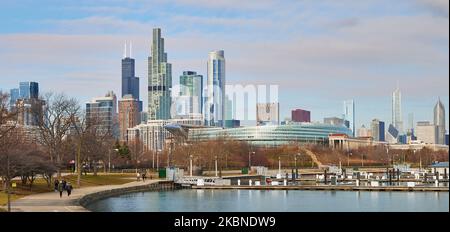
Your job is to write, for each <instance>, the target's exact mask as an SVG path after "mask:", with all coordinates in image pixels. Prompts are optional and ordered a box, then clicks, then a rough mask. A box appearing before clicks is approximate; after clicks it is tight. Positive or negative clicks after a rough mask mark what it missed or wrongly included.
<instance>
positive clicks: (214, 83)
mask: <svg viewBox="0 0 450 232" xmlns="http://www.w3.org/2000/svg"><path fill="white" fill-rule="evenodd" d="M207 66H208V67H207V69H208V79H207V83H206V96H205V98H206V103H205V110H204V113H205V121H206V124H207V125H208V126H223V125H224V120H225V56H224V51H223V50H219V51H212V52H210V53H209V56H208V65H207Z"/></svg>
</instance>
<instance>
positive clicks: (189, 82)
mask: <svg viewBox="0 0 450 232" xmlns="http://www.w3.org/2000/svg"><path fill="white" fill-rule="evenodd" d="M180 85H181V86H180V96H186V97H189V101H190V102H189V112H188V113H190V114H202V112H203V76H202V75H198V74H197V73H196V72H193V71H184V72H183V75H181V76H180Z"/></svg>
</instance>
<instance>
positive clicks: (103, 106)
mask: <svg viewBox="0 0 450 232" xmlns="http://www.w3.org/2000/svg"><path fill="white" fill-rule="evenodd" d="M86 118H87V120H88V122H89V123H94V124H97V125H99V131H100V132H101V133H102V134H110V135H112V136H113V137H114V138H118V137H119V132H118V126H117V98H116V95H115V94H114V92H112V91H110V92H108V93H107V94H106V95H105V96H104V97H96V98H93V99H92V100H91V101H90V102H87V103H86Z"/></svg>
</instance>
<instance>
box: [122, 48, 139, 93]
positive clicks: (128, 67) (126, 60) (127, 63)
mask: <svg viewBox="0 0 450 232" xmlns="http://www.w3.org/2000/svg"><path fill="white" fill-rule="evenodd" d="M134 63H135V62H134V59H133V58H131V45H130V54H129V55H128V54H127V47H126V44H125V51H124V57H123V59H122V97H124V96H125V95H129V94H131V96H132V97H133V98H134V99H137V100H139V77H136V76H135V71H134V70H135V64H134Z"/></svg>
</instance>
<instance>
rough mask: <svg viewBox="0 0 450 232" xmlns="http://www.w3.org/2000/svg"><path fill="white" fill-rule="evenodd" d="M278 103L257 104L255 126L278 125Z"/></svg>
mask: <svg viewBox="0 0 450 232" xmlns="http://www.w3.org/2000/svg"><path fill="white" fill-rule="evenodd" d="M279 124H280V103H278V102H277V103H257V104H256V125H258V126H262V125H279Z"/></svg>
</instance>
